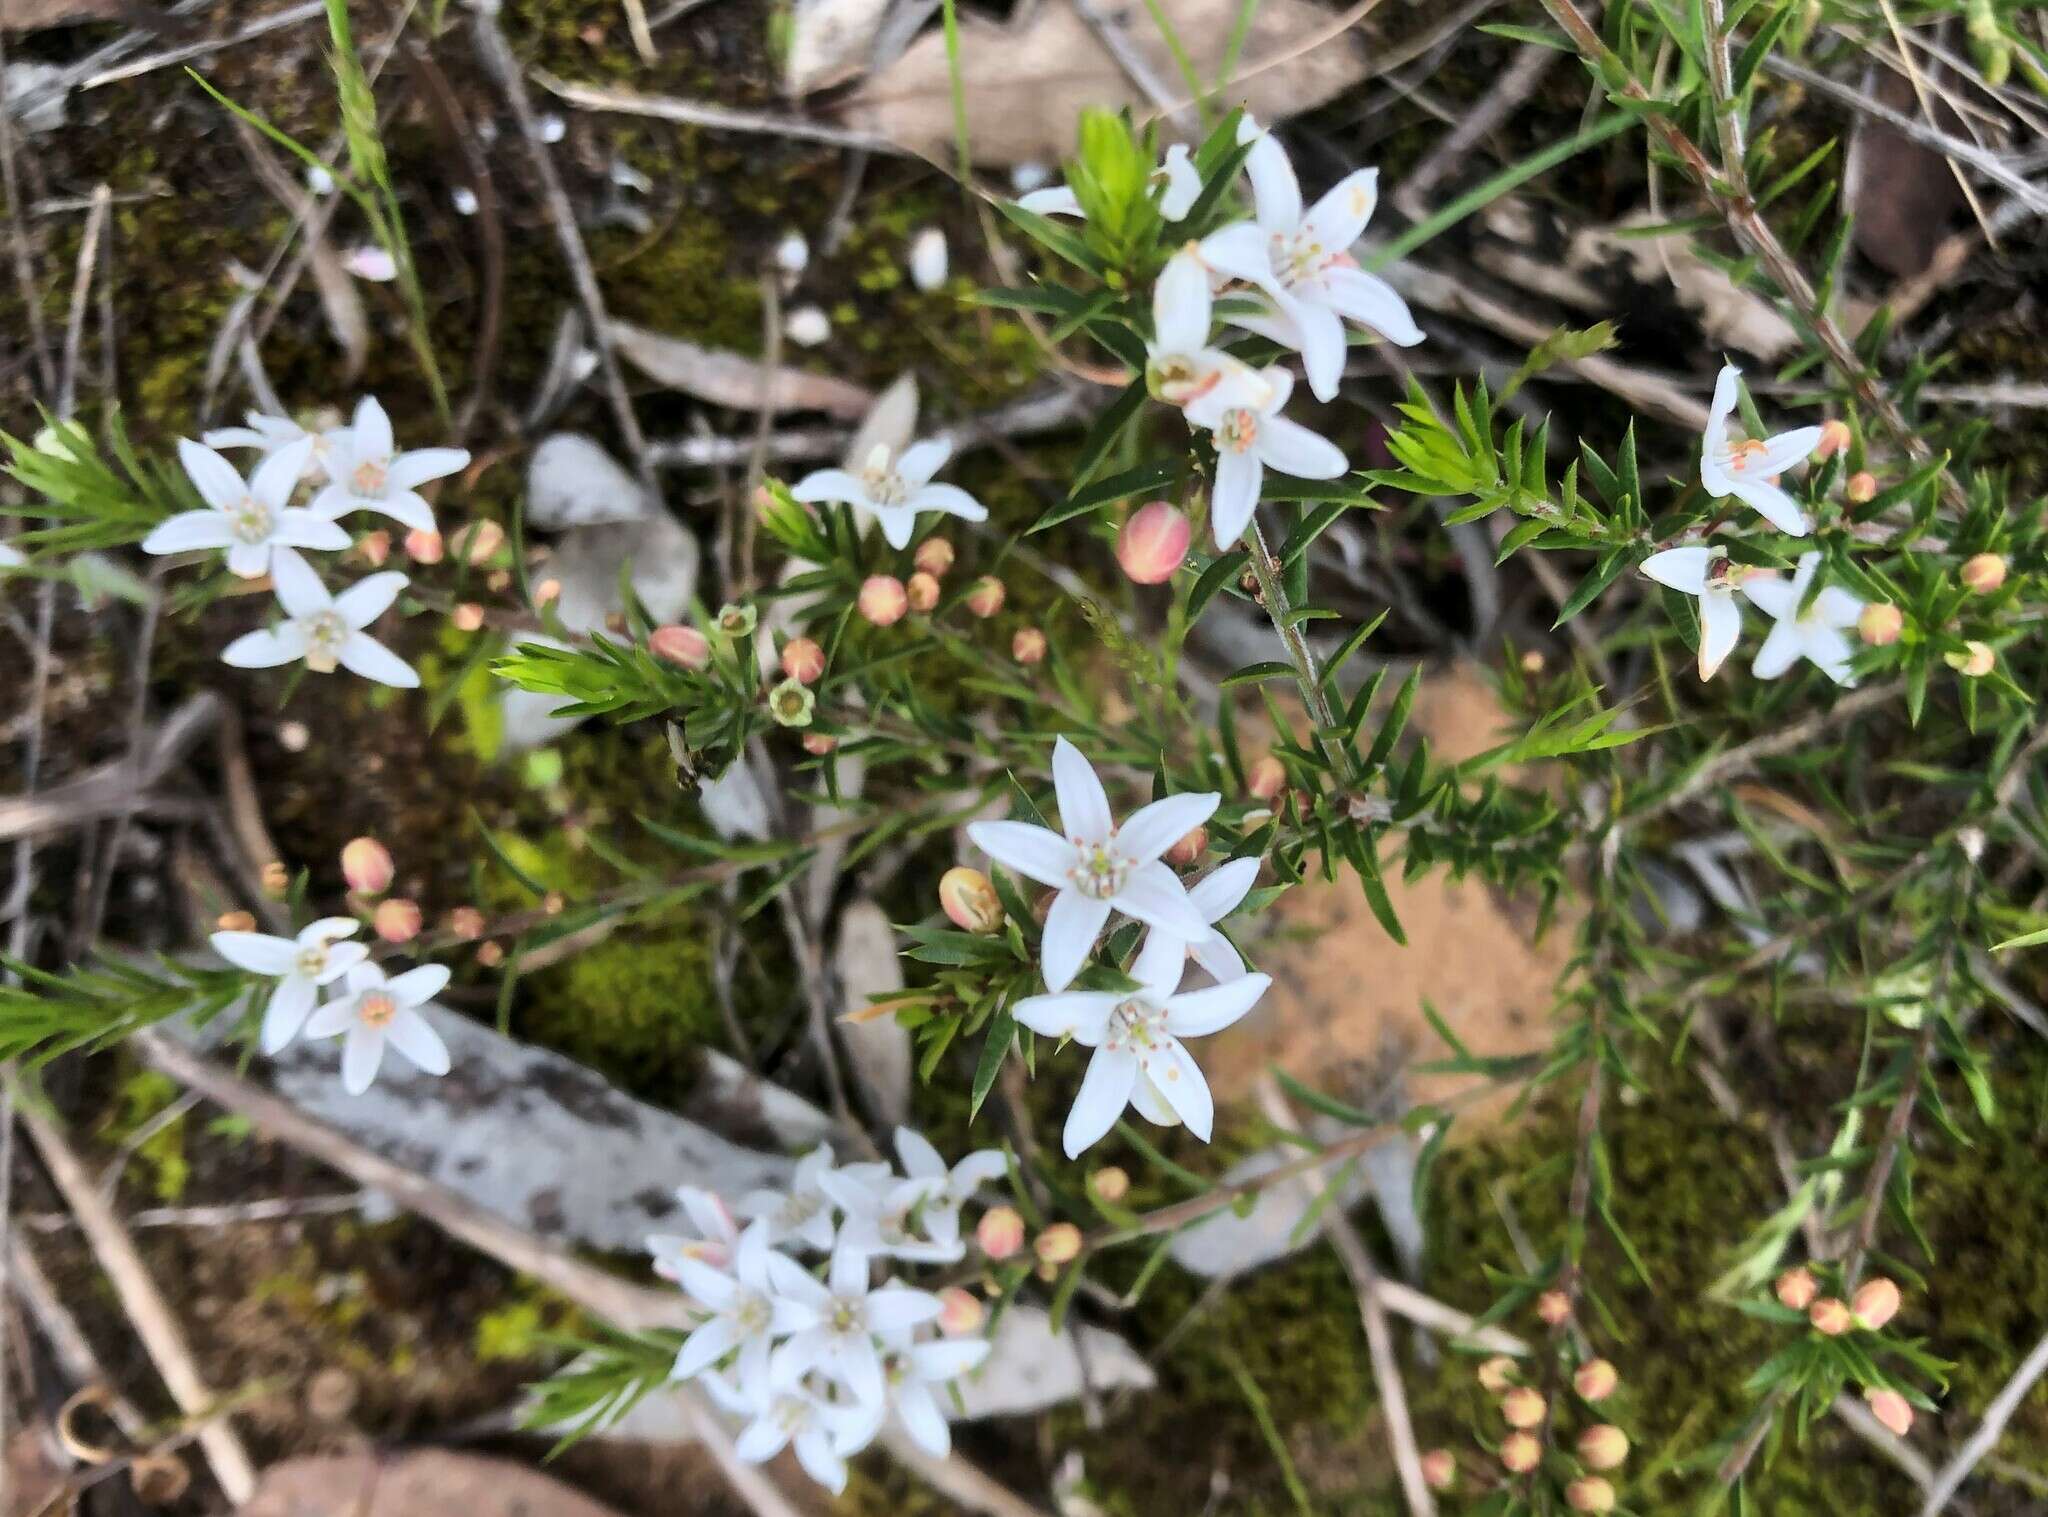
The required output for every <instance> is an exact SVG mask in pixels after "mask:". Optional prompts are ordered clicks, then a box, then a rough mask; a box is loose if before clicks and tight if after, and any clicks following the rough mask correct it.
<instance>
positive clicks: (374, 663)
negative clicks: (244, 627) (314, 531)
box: [220, 552, 420, 690]
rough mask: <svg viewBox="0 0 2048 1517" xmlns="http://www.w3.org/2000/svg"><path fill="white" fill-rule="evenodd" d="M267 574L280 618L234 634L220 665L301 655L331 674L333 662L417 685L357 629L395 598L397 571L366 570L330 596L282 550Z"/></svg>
mask: <svg viewBox="0 0 2048 1517" xmlns="http://www.w3.org/2000/svg"><path fill="white" fill-rule="evenodd" d="M270 576H271V580H272V582H273V583H274V584H275V586H276V588H277V600H278V604H279V605H281V606H283V607H284V614H285V617H286V620H285V621H283V622H281V623H280V624H279V625H277V626H275V627H265V628H263V629H261V630H260V631H256V632H247V633H244V634H243V635H242V636H240V637H238V638H236V639H235V640H234V641H233V642H231V643H229V644H228V645H227V647H226V648H224V649H223V650H222V651H221V655H220V656H221V661H222V662H223V663H227V664H232V665H234V667H235V668H237V669H274V668H276V667H277V666H278V665H279V664H289V663H293V662H295V661H297V660H299V659H304V660H305V661H306V667H307V668H308V669H311V670H313V671H314V672H315V673H318V674H331V673H333V672H334V668H335V666H336V665H337V664H339V665H340V666H341V667H343V668H345V669H349V670H351V671H353V672H354V673H356V674H360V675H361V676H362V677H363V678H364V679H370V680H375V681H377V683H378V684H380V685H396V686H398V687H399V688H400V689H401V690H411V689H414V688H416V687H417V686H418V685H419V682H420V677H419V675H418V674H416V673H414V672H413V668H412V665H410V664H408V663H407V662H406V661H405V660H404V659H402V658H400V657H399V656H398V655H397V654H395V653H393V652H392V651H391V650H390V649H389V648H387V647H385V646H384V645H383V644H382V643H380V642H378V641H377V640H376V639H375V638H373V637H371V636H370V635H369V634H368V633H366V632H365V631H363V629H364V628H365V627H367V626H369V625H370V623H372V622H374V621H375V620H376V619H377V618H378V617H380V616H382V615H383V614H384V613H385V612H386V611H388V610H389V609H390V608H391V603H392V602H393V601H395V600H396V599H398V592H399V591H400V590H403V589H404V588H405V585H406V578H405V576H404V575H403V574H399V573H396V572H390V573H384V574H372V575H370V576H368V577H367V578H364V579H359V580H357V581H356V582H355V583H354V584H352V585H350V586H349V587H348V588H347V589H346V590H344V591H342V592H341V594H339V595H330V594H328V592H327V587H326V586H325V585H323V584H321V583H320V576H319V575H317V574H315V573H314V572H313V570H312V568H311V566H310V565H308V564H307V562H306V561H305V560H304V559H303V558H300V557H299V555H298V554H296V553H291V552H283V553H279V554H278V555H277V557H276V560H275V562H273V563H272V564H271V567H270Z"/></svg>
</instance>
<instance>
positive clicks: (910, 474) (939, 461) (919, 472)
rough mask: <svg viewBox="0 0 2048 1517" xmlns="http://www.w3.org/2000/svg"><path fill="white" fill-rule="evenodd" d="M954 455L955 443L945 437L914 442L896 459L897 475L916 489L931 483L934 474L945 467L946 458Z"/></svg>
mask: <svg viewBox="0 0 2048 1517" xmlns="http://www.w3.org/2000/svg"><path fill="white" fill-rule="evenodd" d="M952 456H953V445H952V444H951V443H950V442H948V441H946V439H944V438H943V437H930V438H926V439H925V440H924V441H923V442H914V443H912V444H911V445H910V446H909V447H907V448H905V449H904V450H903V456H902V457H901V458H899V459H897V460H896V477H897V478H898V479H900V480H902V481H903V482H904V483H905V484H906V485H908V486H910V488H911V489H913V490H915V489H916V488H918V487H919V486H920V485H925V484H929V483H931V478H932V476H933V475H934V474H936V473H938V472H939V470H941V469H943V468H945V467H946V460H947V459H949V458H951V457H952Z"/></svg>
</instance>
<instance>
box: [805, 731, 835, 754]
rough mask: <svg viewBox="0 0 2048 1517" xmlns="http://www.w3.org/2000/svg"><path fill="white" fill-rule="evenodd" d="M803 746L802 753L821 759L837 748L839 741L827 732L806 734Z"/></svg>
mask: <svg viewBox="0 0 2048 1517" xmlns="http://www.w3.org/2000/svg"><path fill="white" fill-rule="evenodd" d="M803 744H804V752H806V753H809V754H813V755H815V756H816V757H818V758H823V757H824V756H825V755H826V754H828V753H830V752H831V751H832V750H833V749H834V748H837V747H838V746H839V739H838V738H836V737H833V736H832V735H831V734H830V733H827V732H806V733H805V734H804V736H803Z"/></svg>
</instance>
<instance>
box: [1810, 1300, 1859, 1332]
mask: <svg viewBox="0 0 2048 1517" xmlns="http://www.w3.org/2000/svg"><path fill="white" fill-rule="evenodd" d="M1806 1320H1807V1321H1808V1322H1811V1323H1812V1324H1813V1329H1814V1331H1815V1332H1817V1333H1825V1334H1826V1335H1827V1336H1828V1337H1830V1338H1839V1337H1841V1336H1842V1334H1844V1333H1846V1332H1847V1331H1849V1329H1850V1328H1852V1327H1854V1326H1855V1325H1856V1324H1855V1319H1854V1318H1852V1317H1851V1316H1850V1315H1849V1308H1848V1307H1846V1306H1844V1305H1842V1303H1841V1302H1839V1301H1837V1300H1836V1299H1835V1298H1834V1297H1833V1296H1822V1297H1821V1298H1820V1300H1818V1301H1816V1302H1814V1303H1813V1305H1812V1306H1811V1307H1810V1308H1809V1309H1808V1310H1807V1313H1806Z"/></svg>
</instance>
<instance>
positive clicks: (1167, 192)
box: [1159, 142, 1202, 221]
mask: <svg viewBox="0 0 2048 1517" xmlns="http://www.w3.org/2000/svg"><path fill="white" fill-rule="evenodd" d="M1159 171H1160V173H1162V174H1164V175H1165V176H1166V188H1165V189H1164V190H1162V191H1161V192H1160V195H1159V214H1160V215H1161V216H1164V217H1165V218H1166V219H1167V220H1168V221H1179V220H1181V219H1183V218H1184V217H1185V216H1186V215H1187V213H1188V212H1189V211H1192V210H1193V209H1194V208H1195V202H1196V201H1197V200H1199V199H1201V198H1202V176H1201V174H1199V173H1198V172H1197V171H1196V169H1195V160H1194V159H1193V158H1192V157H1191V156H1190V155H1189V153H1188V147H1187V144H1186V143H1185V142H1175V143H1172V144H1170V145H1169V146H1168V147H1167V149H1166V157H1165V158H1164V159H1162V160H1161V161H1160V165H1159Z"/></svg>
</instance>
